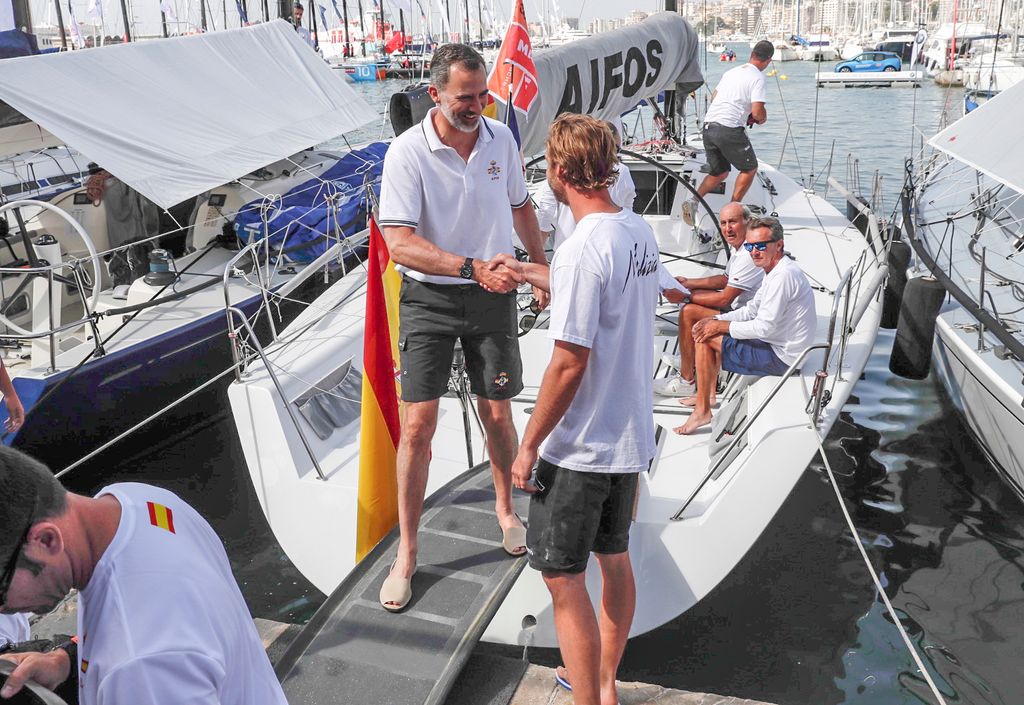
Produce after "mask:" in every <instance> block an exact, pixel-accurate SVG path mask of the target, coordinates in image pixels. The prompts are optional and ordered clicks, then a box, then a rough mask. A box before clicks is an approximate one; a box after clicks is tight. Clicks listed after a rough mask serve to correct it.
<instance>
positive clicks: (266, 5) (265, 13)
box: [260, 0, 270, 22]
mask: <svg viewBox="0 0 1024 705" xmlns="http://www.w3.org/2000/svg"><path fill="white" fill-rule="evenodd" d="M260 5H261V6H262V8H263V21H264V22H270V5H269V3H268V0H263V2H262V3H260Z"/></svg>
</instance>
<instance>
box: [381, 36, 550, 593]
mask: <svg viewBox="0 0 1024 705" xmlns="http://www.w3.org/2000/svg"><path fill="white" fill-rule="evenodd" d="M429 91H430V96H431V98H433V100H434V102H435V103H437V107H435V108H433V109H432V110H431V111H430V112H429V113H428V114H427V116H426V117H425V118H424V119H423V121H422V122H421V123H420V124H419V125H416V126H414V127H412V128H411V129H409V130H407V131H406V132H404V133H402V134H401V135H400V136H399V137H397V138H396V139H395V141H394V142H393V143H392V144H391V147H390V148H389V149H388V153H387V156H386V157H385V158H384V174H383V177H382V180H381V197H380V214H379V223H380V224H381V226H382V228H383V234H384V239H385V241H386V242H387V246H388V250H389V252H390V253H391V259H392V260H393V261H394V262H395V263H396V264H397V265H398V270H399V271H401V272H402V273H403V275H404V277H403V281H402V292H401V302H400V306H399V318H400V331H399V343H398V349H399V355H400V356H401V367H402V400H403V401H404V402H405V403H404V405H403V406H404V416H403V420H402V434H401V441H400V442H399V446H398V517H399V519H398V521H399V527H400V531H401V539H400V541H399V546H398V556H397V559H396V561H395V564H394V566H392V570H391V574H390V576H389V577H388V578H387V579H386V580H385V581H384V585H383V587H382V588H381V594H380V601H381V604H382V605H383V606H384V608H385V609H388V610H391V611H398V610H401V609H403V608H405V606H406V605H407V604H408V603H409V600H410V599H411V596H412V587H411V581H412V575H413V573H414V572H415V570H416V553H417V548H418V544H417V530H418V528H419V522H420V516H421V514H422V512H423V495H424V492H425V489H426V484H427V471H428V468H429V465H430V446H431V440H432V439H433V436H434V430H435V428H436V426H437V412H438V399H439V398H440V397H441V396H442V395H443V394H444V393H445V392H446V391H447V389H448V380H449V378H450V375H451V364H452V357H453V350H454V346H455V342H456V341H457V340H458V341H461V345H462V352H463V354H464V356H465V361H466V371H467V373H468V375H469V381H470V388H471V390H472V392H473V393H474V394H475V395H476V396H477V406H478V408H479V411H480V419H481V421H482V422H483V425H484V430H485V432H486V436H487V451H488V456H489V457H490V459H491V473H492V475H493V478H494V488H495V493H496V495H497V501H496V505H495V511H496V514H497V519H498V525H499V528H500V529H501V533H502V545H503V547H504V549H505V551H506V552H508V553H510V554H512V555H522V554H523V553H524V552H525V551H526V546H525V544H526V531H525V529H524V528H523V523H522V521H521V520H520V519H519V517H518V516H516V514H515V511H514V510H513V507H512V478H511V470H512V460H513V459H514V458H515V451H516V430H515V427H514V426H513V424H512V405H511V402H510V400H511V399H512V398H513V397H514V396H516V395H517V394H519V392H520V391H521V390H522V388H523V383H522V361H521V360H520V357H519V340H518V336H517V325H518V316H517V309H516V301H515V289H516V286H517V284H518V283H519V281H520V280H521V275H520V274H519V272H518V271H516V270H514V269H509V268H507V267H505V266H503V265H498V266H495V267H489V266H488V260H491V259H492V258H494V257H496V256H497V255H500V254H503V253H504V254H508V253H511V252H512V250H513V243H512V232H513V229H514V230H515V232H516V233H517V234H518V235H519V238H520V240H521V241H522V242H523V245H524V246H525V247H526V250H527V252H528V253H529V256H530V260H531V261H532V262H536V263H539V264H546V261H547V260H546V258H545V256H544V247H543V240H542V236H541V233H540V228H539V227H538V226H537V216H536V215H535V214H534V211H533V207H532V206H531V205H530V196H529V194H528V193H527V191H526V181H525V179H524V177H523V168H522V160H521V158H520V156H519V150H518V148H517V146H516V142H515V139H514V138H513V136H512V132H511V131H510V130H509V129H508V128H507V127H505V126H504V125H502V124H501V123H499V122H496V121H494V120H490V119H488V118H485V117H483V116H482V115H481V111H482V110H483V108H484V104H485V101H486V100H487V73H486V65H485V63H484V60H483V57H481V56H480V54H479V53H478V52H477V51H476V50H475V49H473V48H472V47H469V46H467V45H465V44H447V45H445V46H442V47H441V48H439V49H438V50H437V51H436V52H434V55H433V57H432V58H431V62H430V88H429ZM511 264H513V266H514V265H515V263H511ZM538 297H539V299H540V300H541V303H544V299H545V298H546V294H540V293H538Z"/></svg>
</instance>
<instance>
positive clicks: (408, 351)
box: [398, 277, 523, 402]
mask: <svg viewBox="0 0 1024 705" xmlns="http://www.w3.org/2000/svg"><path fill="white" fill-rule="evenodd" d="M398 310H399V321H398V327H399V332H398V355H399V357H400V358H401V363H402V400H403V401H409V402H417V401H431V400H433V399H438V398H440V397H442V396H444V394H445V392H447V391H448V380H449V379H450V378H451V374H452V359H453V357H454V352H455V341H456V340H458V341H460V343H461V344H462V353H463V355H464V356H465V362H466V373H467V375H468V376H469V387H470V391H472V392H473V394H476V395H477V396H478V397H482V398H484V399H493V400H502V399H511V398H512V397H514V396H516V395H517V394H519V392H521V391H522V390H523V363H522V360H521V358H520V357H519V312H518V309H517V308H516V295H515V292H512V293H510V294H493V293H491V292H489V291H485V290H484V288H483V287H481V286H480V285H479V284H477V283H475V282H474V283H472V284H429V283H425V282H421V281H417V280H416V279H412V278H411V277H405V278H404V279H403V280H402V290H401V294H400V296H399V307H398Z"/></svg>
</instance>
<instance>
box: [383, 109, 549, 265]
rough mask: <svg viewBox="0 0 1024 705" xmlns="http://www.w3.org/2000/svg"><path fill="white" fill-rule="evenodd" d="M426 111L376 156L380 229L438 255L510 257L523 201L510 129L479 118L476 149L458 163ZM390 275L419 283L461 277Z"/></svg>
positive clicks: (516, 151) (520, 173)
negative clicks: (380, 164) (516, 212)
mask: <svg viewBox="0 0 1024 705" xmlns="http://www.w3.org/2000/svg"><path fill="white" fill-rule="evenodd" d="M435 111H437V108H433V109H432V110H431V111H430V112H429V113H427V116H426V117H425V118H423V121H422V122H421V123H420V124H419V125H416V126H414V127H412V128H410V129H408V130H406V131H405V132H403V133H402V134H401V135H399V136H398V137H396V138H395V141H394V142H392V143H391V146H390V147H389V148H388V152H387V154H386V155H385V157H384V174H383V176H382V177H381V185H380V220H379V222H380V225H381V226H386V225H405V226H408V227H411V228H415V230H416V233H417V234H418V235H420V236H422V237H424V238H426V239H427V240H429V241H430V242H432V243H433V244H435V245H437V246H438V247H440V248H441V249H442V250H445V251H446V252H451V253H453V254H456V255H460V256H462V257H473V258H474V259H490V258H492V257H494V256H495V255H498V254H501V253H512V252H513V247H512V232H513V228H512V209H513V208H521V207H522V206H524V205H526V203H527V202H528V201H529V200H530V195H529V194H528V193H527V191H526V179H525V178H524V177H523V164H522V159H521V158H520V157H519V149H518V148H517V147H516V141H515V138H514V137H513V136H512V132H511V131H509V129H508V128H507V127H505V126H504V125H502V124H501V123H500V122H497V121H495V120H491V119H489V118H485V117H481V118H480V128H479V134H478V135H477V139H476V145H475V146H474V147H473V152H472V153H471V154H470V156H469V161H468V162H465V161H463V160H462V157H460V156H459V154H458V152H456V151H455V150H454V149H453V148H452V147H449V146H447V145H445V144H444V143H443V142H442V141H441V138H440V137H438V136H437V130H435V129H434V122H433V115H434V113H435ZM397 269H398V271H400V272H402V273H404V274H406V275H407V276H410V277H412V278H413V279H418V280H419V281H423V282H432V283H434V284H465V283H466V280H465V279H460V278H459V277H445V276H437V275H428V274H423V273H421V272H416V271H413V270H410V269H408V268H407V267H402V266H399V267H397Z"/></svg>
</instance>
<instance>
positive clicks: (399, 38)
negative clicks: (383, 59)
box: [384, 32, 405, 54]
mask: <svg viewBox="0 0 1024 705" xmlns="http://www.w3.org/2000/svg"><path fill="white" fill-rule="evenodd" d="M403 49H405V35H404V34H402V33H401V32H392V33H391V39H389V40H388V41H387V43H385V44H384V51H385V52H387V53H388V54H391V53H394V52H396V51H402V50H403Z"/></svg>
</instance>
